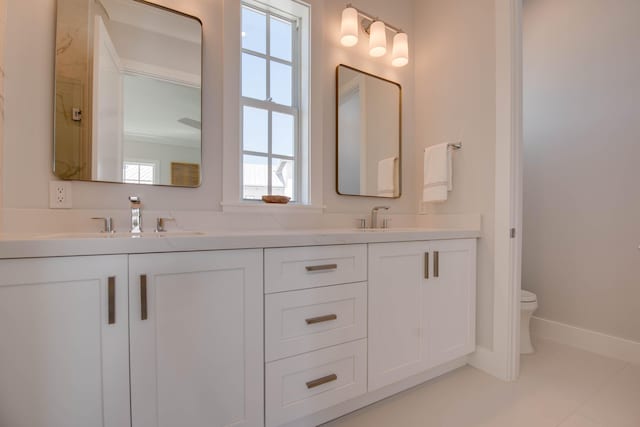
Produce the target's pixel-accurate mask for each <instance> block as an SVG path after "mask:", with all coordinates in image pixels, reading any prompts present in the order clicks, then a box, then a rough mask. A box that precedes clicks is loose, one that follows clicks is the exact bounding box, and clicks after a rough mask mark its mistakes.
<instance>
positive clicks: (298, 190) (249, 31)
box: [241, 0, 308, 203]
mask: <svg viewBox="0 0 640 427" xmlns="http://www.w3.org/2000/svg"><path fill="white" fill-rule="evenodd" d="M273 3H274V4H273V5H271V7H266V6H265V3H254V2H251V1H246V2H243V3H242V6H241V7H242V9H241V12H242V61H241V67H242V75H241V76H242V77H241V79H242V93H241V106H242V109H241V131H242V154H243V156H242V170H243V173H242V188H241V191H242V199H244V200H260V199H261V198H262V196H263V195H267V194H269V195H284V196H289V197H291V199H292V200H293V201H295V202H303V203H304V202H305V200H307V199H308V197H307V194H306V193H307V190H306V189H305V188H304V186H303V185H302V182H303V181H305V182H306V181H307V179H304V178H303V177H304V174H306V173H307V171H306V169H307V168H306V167H305V163H306V162H305V159H304V157H305V155H306V154H305V153H306V151H307V149H306V144H307V142H306V140H307V138H305V137H304V135H303V132H302V128H303V124H304V122H305V121H306V120H307V117H306V116H305V115H304V114H305V112H306V111H307V110H308V108H306V106H305V103H306V102H307V99H306V98H307V97H306V96H305V95H304V87H305V86H308V66H307V65H306V64H308V59H307V57H308V52H306V51H305V49H303V48H302V46H307V45H308V43H303V39H304V38H305V36H304V35H303V33H305V29H304V28H303V26H304V25H308V18H307V19H304V20H303V19H301V18H302V16H298V15H295V14H292V13H291V11H296V10H300V11H301V12H306V16H308V9H307V8H306V7H305V8H302V6H301V3H300V2H297V1H296V2H294V1H290V0H279V1H278V2H277V4H275V3H276V2H273ZM285 3H286V4H287V6H291V7H287V9H288V10H289V11H288V12H285V11H283V10H281V9H280V8H277V7H276V6H280V7H282V6H283V5H284V4H285ZM303 9H306V10H303ZM306 31H307V32H308V28H307V29H306ZM307 37H308V36H307Z"/></svg>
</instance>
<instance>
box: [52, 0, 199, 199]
mask: <svg viewBox="0 0 640 427" xmlns="http://www.w3.org/2000/svg"><path fill="white" fill-rule="evenodd" d="M56 24H57V26H56V61H55V62H56V63H55V83H56V88H55V120H54V149H53V172H54V174H55V175H56V176H57V177H59V178H62V179H69V180H80V181H100V182H116V183H130V184H149V185H166V186H181V187H197V186H199V185H200V181H201V173H200V171H201V168H202V132H201V128H202V125H201V122H202V113H201V111H202V91H201V88H202V23H201V22H200V20H199V19H197V18H195V17H193V16H189V15H185V14H183V13H181V12H177V11H174V10H170V9H167V8H164V7H161V6H158V5H155V4H151V3H148V2H145V1H140V0H58V1H57V22H56Z"/></svg>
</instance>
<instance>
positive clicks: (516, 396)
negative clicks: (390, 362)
mask: <svg viewBox="0 0 640 427" xmlns="http://www.w3.org/2000/svg"><path fill="white" fill-rule="evenodd" d="M536 345H537V350H538V351H537V353H536V354H534V355H530V356H524V357H523V358H522V363H521V371H520V378H519V379H518V381H517V382H514V383H504V382H501V381H499V380H497V379H495V378H493V377H491V376H489V375H487V374H485V373H483V372H481V371H478V370H476V369H474V368H471V367H469V366H467V367H464V368H461V369H458V370H457V371H454V372H451V373H449V374H447V375H444V376H442V377H440V378H438V379H435V380H433V381H430V382H428V383H426V384H423V385H421V386H418V387H416V388H414V389H411V390H408V391H406V392H404V393H401V394H399V395H397V396H394V397H391V398H389V399H387V400H384V401H382V402H378V403H376V404H374V405H372V406H369V407H367V408H364V409H361V410H360V411H357V412H355V413H353V414H350V415H347V416H345V417H343V418H340V419H338V420H336V421H333V422H332V423H329V424H326V425H325V427H640V365H632V364H628V363H625V362H621V361H618V360H614V359H609V358H606V357H603V356H599V355H596V354H593V353H588V352H585V351H582V350H578V349H575V348H572V347H568V346H564V345H560V344H556V343H553V342H549V341H538V342H537V343H536Z"/></svg>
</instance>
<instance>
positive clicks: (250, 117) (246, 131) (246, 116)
mask: <svg viewBox="0 0 640 427" xmlns="http://www.w3.org/2000/svg"><path fill="white" fill-rule="evenodd" d="M242 147H243V148H242V149H243V150H244V151H258V152H260V153H268V152H269V112H268V111H267V110H262V109H260V108H253V107H244V110H243V115H242Z"/></svg>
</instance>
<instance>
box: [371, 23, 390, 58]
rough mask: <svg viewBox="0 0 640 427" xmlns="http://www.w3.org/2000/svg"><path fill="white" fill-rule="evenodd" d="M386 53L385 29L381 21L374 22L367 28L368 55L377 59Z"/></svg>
mask: <svg viewBox="0 0 640 427" xmlns="http://www.w3.org/2000/svg"><path fill="white" fill-rule="evenodd" d="M385 53H387V28H386V27H385V25H384V22H382V21H374V22H373V24H371V27H369V55H371V56H373V57H374V58H379V57H381V56H384V54H385Z"/></svg>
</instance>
